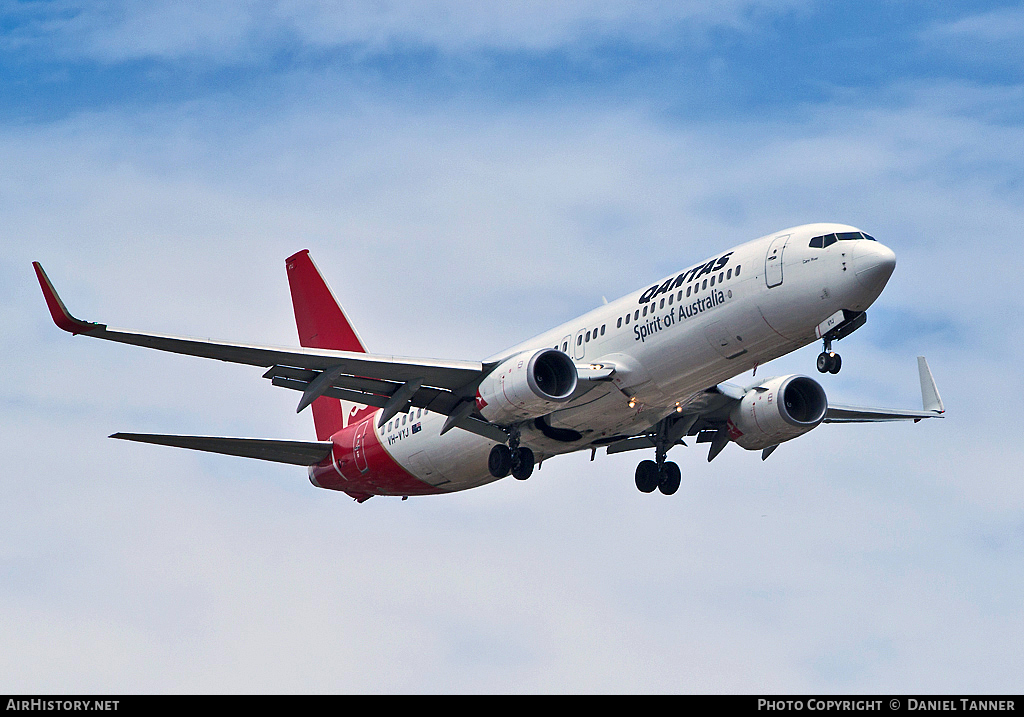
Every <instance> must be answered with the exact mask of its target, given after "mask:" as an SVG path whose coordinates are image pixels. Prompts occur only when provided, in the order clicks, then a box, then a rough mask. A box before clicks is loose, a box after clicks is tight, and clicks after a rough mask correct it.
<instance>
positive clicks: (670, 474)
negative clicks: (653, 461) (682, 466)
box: [658, 462, 682, 495]
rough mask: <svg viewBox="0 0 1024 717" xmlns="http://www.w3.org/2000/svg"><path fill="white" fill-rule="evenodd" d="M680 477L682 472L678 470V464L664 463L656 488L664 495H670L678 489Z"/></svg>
mask: <svg viewBox="0 0 1024 717" xmlns="http://www.w3.org/2000/svg"><path fill="white" fill-rule="evenodd" d="M681 479H682V474H681V472H680V471H679V466H677V465H676V464H675V463H671V462H669V463H666V464H665V465H664V466H662V468H661V482H660V483H658V490H660V491H661V492H662V493H664V494H665V495H672V494H673V493H675V492H676V491H677V490H679V482H680V480H681Z"/></svg>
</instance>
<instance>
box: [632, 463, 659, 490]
mask: <svg viewBox="0 0 1024 717" xmlns="http://www.w3.org/2000/svg"><path fill="white" fill-rule="evenodd" d="M660 482H661V480H660V477H659V476H658V464H657V463H655V462H654V461H640V465H638V466H637V467H636V487H637V488H639V489H640V492H641V493H650V492H652V491H653V490H654V489H655V488H657V487H658V484H659V483H660Z"/></svg>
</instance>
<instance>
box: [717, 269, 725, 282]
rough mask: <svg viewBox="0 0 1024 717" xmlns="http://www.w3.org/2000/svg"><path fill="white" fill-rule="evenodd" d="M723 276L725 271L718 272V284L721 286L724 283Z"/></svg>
mask: <svg viewBox="0 0 1024 717" xmlns="http://www.w3.org/2000/svg"><path fill="white" fill-rule="evenodd" d="M723 276H725V272H723V271H720V272H718V283H719V284H721V283H722V277H723Z"/></svg>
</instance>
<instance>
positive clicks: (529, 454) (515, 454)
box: [487, 429, 534, 480]
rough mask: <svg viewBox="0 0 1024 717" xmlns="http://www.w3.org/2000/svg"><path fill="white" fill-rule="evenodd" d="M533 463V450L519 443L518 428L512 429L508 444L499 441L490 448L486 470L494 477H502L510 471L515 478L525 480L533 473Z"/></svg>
mask: <svg viewBox="0 0 1024 717" xmlns="http://www.w3.org/2000/svg"><path fill="white" fill-rule="evenodd" d="M533 463H534V459H533V451H531V450H530V449H529V448H526V447H525V446H520V445H519V430H518V429H514V430H513V431H512V432H511V435H510V436H509V440H508V445H505V444H503V443H499V444H497V445H495V446H494V447H492V448H491V454H490V455H489V456H488V457H487V470H488V471H490V474H491V475H492V476H494V477H495V478H504V477H505V476H507V475H508V474H509V473H512V477H513V478H515V479H516V480H526V479H527V478H529V477H530V476H531V475H532V474H533Z"/></svg>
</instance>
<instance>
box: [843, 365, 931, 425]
mask: <svg viewBox="0 0 1024 717" xmlns="http://www.w3.org/2000/svg"><path fill="white" fill-rule="evenodd" d="M917 372H918V375H919V377H920V379H921V403H922V410H920V411H910V410H902V409H893V408H870V407H866V406H842V405H839V404H829V407H828V411H826V413H825V420H824V423H872V422H875V421H915V422H916V421H920V420H921V419H923V418H942V415H943V414H944V413H945V412H946V408H945V406H943V405H942V397H941V396H940V395H939V389H938V387H937V386H936V385H935V379H934V378H933V377H932V371H931V369H930V368H928V361H927V359H925V357H924V356H918V357H917Z"/></svg>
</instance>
